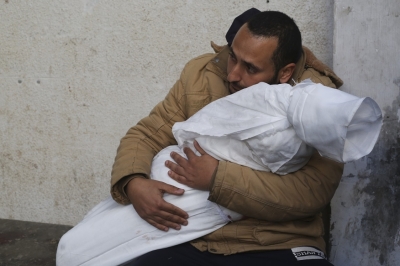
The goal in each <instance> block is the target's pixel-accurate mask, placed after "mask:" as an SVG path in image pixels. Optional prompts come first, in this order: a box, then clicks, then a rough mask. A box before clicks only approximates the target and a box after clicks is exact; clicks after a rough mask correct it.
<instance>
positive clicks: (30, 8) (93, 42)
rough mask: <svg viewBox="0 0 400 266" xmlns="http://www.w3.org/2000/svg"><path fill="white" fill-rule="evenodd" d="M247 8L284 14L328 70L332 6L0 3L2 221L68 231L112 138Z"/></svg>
mask: <svg viewBox="0 0 400 266" xmlns="http://www.w3.org/2000/svg"><path fill="white" fill-rule="evenodd" d="M250 7H256V8H258V9H260V10H266V9H272V10H281V11H285V12H286V13H287V14H289V15H290V16H292V17H293V18H294V19H295V20H296V21H297V22H298V24H299V27H300V28H301V30H302V31H303V33H304V43H305V44H306V45H308V46H309V47H310V48H311V49H312V50H314V52H315V53H316V54H317V56H319V57H320V58H322V59H323V60H324V61H325V62H328V63H329V64H331V63H332V49H333V48H332V43H333V24H332V21H333V19H332V18H333V1H329V0H327V1H319V0H307V1H277V0H275V1H273V0H271V1H244V0H242V1H192V0H174V1H155V0H134V1H132V0H129V1H126V0H113V1H105V0H70V1H60V0H58V1H57V0H54V1H50V0H47V1H46V0H23V1H22V0H19V1H18V0H5V1H4V0H2V1H0V17H1V21H2V22H1V23H0V187H1V193H0V218H9V219H19V220H28V221H37V222H48V223H59V224H68V225H74V224H76V223H77V222H78V221H79V220H81V219H82V217H83V215H84V214H85V213H86V212H87V211H88V210H89V209H90V208H91V207H93V206H94V205H95V204H96V203H98V202H99V201H100V200H101V199H103V198H105V197H106V196H107V195H108V194H109V193H108V191H109V180H110V171H111V166H112V163H113V159H114V156H115V152H116V148H117V146H118V144H119V140H120V138H121V137H123V135H124V134H125V133H126V131H127V130H128V128H129V127H131V126H132V125H134V124H135V123H136V122H137V121H138V120H139V119H140V118H142V117H143V116H145V115H147V114H148V112H149V111H150V109H151V108H152V107H153V106H154V105H155V104H156V103H157V102H159V101H160V100H162V99H163V97H164V96H165V94H166V93H167V91H168V90H169V88H170V87H171V86H172V84H173V83H174V82H175V80H176V79H177V78H178V77H179V73H180V71H181V70H182V67H183V66H184V64H185V63H186V62H187V61H188V60H189V59H191V58H193V57H194V56H197V55H200V54H203V53H206V52H212V49H211V47H210V41H211V40H214V41H215V42H216V43H219V44H225V37H224V36H225V33H226V31H227V29H228V28H229V26H230V23H231V22H232V20H233V19H234V18H235V17H236V16H237V15H239V14H240V13H242V12H243V11H244V10H247V9H248V8H250Z"/></svg>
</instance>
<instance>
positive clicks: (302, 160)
mask: <svg viewBox="0 0 400 266" xmlns="http://www.w3.org/2000/svg"><path fill="white" fill-rule="evenodd" d="M381 125H382V114H381V110H380V109H379V107H378V105H377V104H376V103H375V102H374V101H373V100H371V99H370V98H361V99H360V98H357V97H355V96H352V95H349V94H347V93H344V92H341V91H338V90H333V89H331V88H327V87H324V86H323V85H320V84H314V83H312V82H311V81H304V82H302V83H300V84H298V85H296V86H295V87H291V86H290V85H288V84H281V85H268V84H266V83H259V84H257V85H254V86H252V87H249V88H247V89H244V90H242V91H239V92H237V93H235V94H233V95H230V96H227V97H224V98H222V99H219V100H217V101H214V102H212V103H211V104H209V105H207V106H206V107H204V108H203V109H202V110H200V111H199V112H198V113H196V114H195V115H194V116H192V117H191V118H189V119H188V120H187V121H185V122H180V123H176V124H175V125H174V127H173V134H174V136H175V138H176V140H177V142H178V146H170V147H167V148H165V149H164V150H162V151H161V152H160V153H159V154H158V155H157V156H156V157H155V158H154V160H153V164H152V169H151V178H152V179H155V180H158V181H162V182H165V183H168V184H171V185H175V186H177V187H181V188H184V189H185V194H184V195H183V196H174V195H168V194H166V195H164V199H165V200H166V201H168V202H170V203H171V204H174V205H176V206H178V207H179V208H181V209H183V210H185V211H186V212H188V214H189V217H190V218H189V225H188V226H184V227H182V229H181V230H180V231H175V230H170V231H169V232H168V233H165V232H162V231H159V230H157V229H155V228H154V227H153V226H151V225H150V224H147V222H145V221H143V220H142V219H141V218H140V217H139V216H138V214H137V213H136V212H135V211H134V209H133V208H132V206H130V205H129V206H121V205H119V204H117V203H116V202H114V201H113V200H112V199H111V197H109V198H108V199H106V200H104V201H103V202H101V203H100V204H98V205H97V206H96V207H94V208H93V209H92V210H91V211H90V212H89V213H88V214H87V215H86V216H85V218H84V219H83V221H81V222H80V223H79V224H78V225H77V226H75V227H74V228H73V229H71V230H70V231H69V232H68V233H67V234H65V235H64V236H63V237H62V239H61V240H60V243H59V246H58V250H57V265H59V266H64V265H66V266H73V265H118V264H120V263H123V262H125V261H128V260H130V259H133V258H135V257H137V256H140V255H142V254H144V253H146V252H149V251H152V250H155V249H160V248H165V247H169V246H173V245H177V244H180V243H183V242H187V241H190V240H192V239H195V238H198V237H201V236H203V235H205V234H207V233H210V232H212V231H214V230H217V229H218V228H220V227H222V226H224V225H225V224H226V223H228V222H229V221H230V220H238V219H240V218H241V215H240V214H238V213H235V212H233V211H230V210H228V209H226V208H224V207H222V206H219V205H217V204H215V203H213V202H210V201H207V197H208V192H206V191H199V190H195V189H192V188H189V187H187V186H184V185H182V184H179V183H177V182H175V181H174V180H173V179H171V178H169V177H168V174H167V172H168V169H167V168H166V167H165V166H164V162H165V160H170V156H169V154H170V152H171V151H176V152H178V153H179V154H181V155H182V156H185V154H184V153H183V152H182V147H183V146H189V147H192V149H193V150H194V148H193V140H194V139H196V140H197V141H198V142H199V144H200V146H201V147H202V148H203V149H204V150H205V151H206V152H207V153H209V154H210V155H212V156H214V157H215V158H217V159H219V160H229V161H232V162H235V163H238V164H242V165H245V166H249V167H251V168H253V169H257V170H264V171H272V172H276V173H279V174H285V173H288V172H293V171H296V170H297V169H299V168H301V167H302V166H303V165H304V164H306V163H307V161H308V160H309V158H310V156H311V154H312V152H313V148H312V147H314V148H316V149H317V150H318V151H319V152H320V154H321V155H323V156H327V157H329V158H332V159H334V160H337V161H340V162H347V161H350V160H356V159H359V158H360V157H362V156H365V155H367V154H368V153H369V152H370V151H371V150H372V148H373V146H374V144H375V142H376V140H377V138H378V135H379V131H380V128H381ZM228 217H229V218H228Z"/></svg>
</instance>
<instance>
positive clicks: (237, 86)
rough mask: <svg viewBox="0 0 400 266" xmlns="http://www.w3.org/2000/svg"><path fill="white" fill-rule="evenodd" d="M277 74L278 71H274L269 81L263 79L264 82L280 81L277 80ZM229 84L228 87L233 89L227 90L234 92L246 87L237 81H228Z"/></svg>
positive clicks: (272, 83) (277, 82)
mask: <svg viewBox="0 0 400 266" xmlns="http://www.w3.org/2000/svg"><path fill="white" fill-rule="evenodd" d="M278 75H279V71H275V73H274V76H273V77H272V78H271V79H270V80H269V81H264V82H265V83H268V84H269V85H276V84H280V82H279V80H278ZM254 85H255V84H254ZM229 86H230V87H231V86H232V87H233V90H234V91H233V92H232V91H231V90H229V92H230V93H235V92H238V91H240V90H242V89H245V88H246V87H243V86H241V85H240V84H239V83H238V82H230V83H229Z"/></svg>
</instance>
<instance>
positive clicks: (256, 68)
mask: <svg viewBox="0 0 400 266" xmlns="http://www.w3.org/2000/svg"><path fill="white" fill-rule="evenodd" d="M229 51H230V54H231V56H233V57H235V58H236V54H235V52H234V51H233V48H232V46H230V47H229ZM242 62H243V64H245V65H246V66H247V67H251V68H254V69H255V70H257V71H259V70H260V68H259V67H258V66H256V65H254V64H253V63H250V62H247V61H245V60H243V59H242Z"/></svg>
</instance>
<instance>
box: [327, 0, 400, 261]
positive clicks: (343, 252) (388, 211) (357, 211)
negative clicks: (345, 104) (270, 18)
mask: <svg viewBox="0 0 400 266" xmlns="http://www.w3.org/2000/svg"><path fill="white" fill-rule="evenodd" d="M334 14H335V15H334V17H335V37H334V70H335V72H336V73H337V74H338V75H339V76H341V77H342V78H343V80H344V81H345V86H343V90H345V91H347V92H350V93H353V94H355V95H358V96H370V97H372V98H374V99H375V100H376V101H377V102H378V104H379V105H380V106H381V108H382V110H383V113H384V124H383V128H382V132H381V135H380V138H379V140H378V143H377V145H376V146H375V148H374V150H373V151H372V153H371V154H370V155H368V156H366V157H365V158H363V159H361V160H359V161H357V162H354V163H350V164H347V165H346V167H345V173H344V176H343V179H342V182H341V184H340V186H339V189H338V191H337V192H336V195H335V198H334V200H333V202H332V219H331V237H332V250H331V260H332V262H333V263H334V264H335V265H399V264H400V208H399V206H400V143H399V142H400V28H399V25H400V2H399V1H398V0H385V1H373V0H368V1H365V0H355V1H344V0H338V1H335V11H334Z"/></svg>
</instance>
